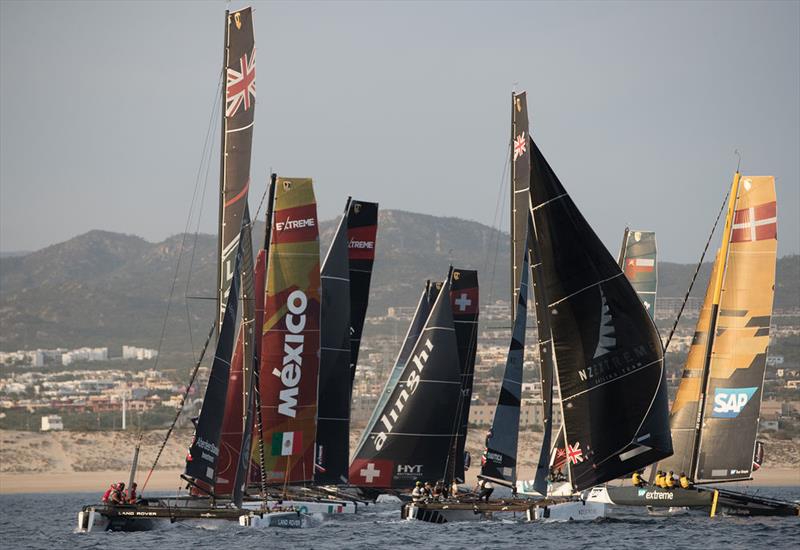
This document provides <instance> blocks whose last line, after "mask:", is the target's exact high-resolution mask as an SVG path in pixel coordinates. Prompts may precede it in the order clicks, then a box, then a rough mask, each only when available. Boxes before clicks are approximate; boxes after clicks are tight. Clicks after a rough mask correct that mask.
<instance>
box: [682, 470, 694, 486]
mask: <svg viewBox="0 0 800 550" xmlns="http://www.w3.org/2000/svg"><path fill="white" fill-rule="evenodd" d="M680 483H681V488H682V489H688V488H689V487H691V486H692V482H691V481H689V478H688V477H686V472H681V479H680Z"/></svg>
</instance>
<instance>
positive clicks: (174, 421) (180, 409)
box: [142, 316, 217, 493]
mask: <svg viewBox="0 0 800 550" xmlns="http://www.w3.org/2000/svg"><path fill="white" fill-rule="evenodd" d="M216 327H217V321H216V316H215V317H214V321H213V322H212V323H211V329H210V330H209V331H208V336H206V343H205V344H203V349H202V351H201V352H200V357H199V358H198V360H197V362H196V363H195V365H194V370H193V371H192V376H191V377H190V378H189V383H188V384H186V389H185V390H184V391H183V395H182V396H181V402H180V403H179V404H178V410H177V411H175V418H173V419H172V424H171V425H170V427H169V429H168V430H167V433H166V435H165V436H164V441H162V442H161V447H160V448H159V449H158V453H156V458H155V460H153V465H152V466H151V467H150V471H149V472H148V473H147V478H146V479H145V480H144V485H142V493H144V490H145V488H146V487H147V483H148V482H149V481H150V476H151V475H153V471H154V470H155V469H156V466H157V465H158V460H159V459H160V458H161V453H163V452H164V447H166V446H167V441H169V437H170V436H171V435H172V431H173V430H174V429H175V425H176V424H177V423H178V418H179V417H180V416H181V413H182V412H183V406H184V405H185V404H186V398H187V397H188V396H189V390H191V389H192V385H194V380H195V378H197V372H198V371H199V370H200V365H201V364H202V362H203V357H205V355H206V350H207V349H208V344H209V342H211V337H212V336H214V330H215V329H216Z"/></svg>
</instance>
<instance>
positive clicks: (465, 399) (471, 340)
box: [447, 269, 480, 483]
mask: <svg viewBox="0 0 800 550" xmlns="http://www.w3.org/2000/svg"><path fill="white" fill-rule="evenodd" d="M452 279H453V280H452V283H451V286H450V306H451V307H452V309H453V325H454V326H455V329H456V342H457V345H458V364H459V367H460V369H461V397H460V400H459V404H458V414H457V418H458V419H459V420H458V425H457V430H455V431H456V434H457V435H456V440H455V443H454V445H453V452H452V453H451V457H450V463H449V466H450V467H449V471H448V476H447V479H448V481H453V480H455V481H456V482H458V483H463V482H464V470H465V467H466V461H467V458H466V455H465V452H464V450H465V447H466V442H467V430H468V426H469V407H470V402H471V399H472V383H473V380H474V378H475V353H476V351H477V344H478V313H479V311H480V303H479V299H480V293H479V289H478V272H477V271H474V270H467V269H454V270H453V273H452Z"/></svg>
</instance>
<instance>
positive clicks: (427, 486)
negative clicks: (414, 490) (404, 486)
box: [422, 481, 433, 500]
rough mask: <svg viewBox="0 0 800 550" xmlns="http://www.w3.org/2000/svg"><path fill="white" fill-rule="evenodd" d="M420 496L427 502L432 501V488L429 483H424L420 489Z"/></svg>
mask: <svg viewBox="0 0 800 550" xmlns="http://www.w3.org/2000/svg"><path fill="white" fill-rule="evenodd" d="M422 494H423V496H424V497H425V498H426V499H428V500H431V499H433V487H431V482H430V481H426V482H425V485H424V486H423V487H422Z"/></svg>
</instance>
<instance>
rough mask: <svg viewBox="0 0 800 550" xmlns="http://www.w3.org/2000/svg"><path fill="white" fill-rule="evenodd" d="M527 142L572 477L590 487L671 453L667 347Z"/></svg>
mask: <svg viewBox="0 0 800 550" xmlns="http://www.w3.org/2000/svg"><path fill="white" fill-rule="evenodd" d="M528 145H529V146H530V155H531V181H530V191H531V204H532V211H533V218H534V226H535V232H536V233H535V237H536V239H537V244H538V245H539V251H540V254H541V256H540V258H539V261H540V262H541V264H542V272H543V275H544V277H543V279H544V281H543V287H544V294H545V296H546V297H547V301H548V302H549V303H548V308H547V309H548V314H549V317H550V324H551V335H552V339H553V346H554V351H555V362H556V371H557V379H558V383H559V387H560V390H561V400H562V408H563V412H564V426H565V433H566V440H567V454H568V458H569V460H570V468H571V474H572V475H571V482H572V485H573V488H574V489H575V490H583V489H586V488H589V487H592V486H594V485H597V484H600V483H603V482H605V481H608V480H611V479H615V478H617V477H620V476H622V475H626V474H627V473H630V472H631V471H634V470H636V469H639V468H642V467H644V466H646V465H648V464H651V463H653V462H655V461H657V460H659V459H661V458H664V457H666V456H669V455H670V454H671V453H672V443H671V438H670V433H669V420H668V414H669V412H668V403H667V389H666V382H665V376H664V360H663V350H662V346H661V340H660V338H659V336H658V332H657V331H656V328H655V325H654V324H653V322H652V320H651V319H650V317H649V316H648V315H647V312H646V311H645V310H644V307H643V306H642V303H641V301H640V300H639V298H638V296H637V295H636V293H635V291H634V290H633V288H632V287H631V285H630V283H629V282H628V280H627V279H626V278H625V277H624V275H623V273H622V271H621V270H620V268H619V265H618V264H617V262H616V261H615V260H614V259H613V258H612V257H611V255H610V254H609V253H608V251H607V250H606V248H605V246H604V245H603V243H602V242H601V241H600V239H599V238H598V237H597V235H595V233H594V231H593V230H592V228H591V226H589V224H588V223H587V222H586V220H585V219H584V218H583V216H582V215H581V213H580V211H579V210H578V208H577V207H576V206H575V204H574V203H573V202H572V199H571V198H570V197H569V195H568V194H567V192H566V190H565V189H564V187H563V186H562V185H561V182H560V181H559V180H558V177H557V176H556V175H555V173H554V172H553V170H552V169H551V168H550V166H549V165H548V164H547V161H546V160H545V159H544V156H543V155H542V153H541V151H540V150H539V148H538V147H537V146H536V144H535V143H534V142H533V140H532V139H531V140H529V142H528Z"/></svg>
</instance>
